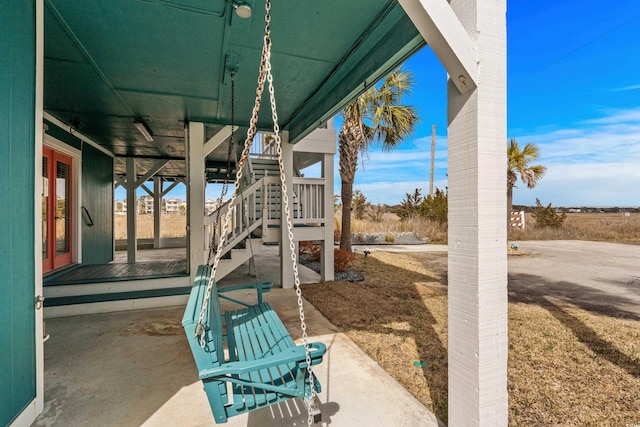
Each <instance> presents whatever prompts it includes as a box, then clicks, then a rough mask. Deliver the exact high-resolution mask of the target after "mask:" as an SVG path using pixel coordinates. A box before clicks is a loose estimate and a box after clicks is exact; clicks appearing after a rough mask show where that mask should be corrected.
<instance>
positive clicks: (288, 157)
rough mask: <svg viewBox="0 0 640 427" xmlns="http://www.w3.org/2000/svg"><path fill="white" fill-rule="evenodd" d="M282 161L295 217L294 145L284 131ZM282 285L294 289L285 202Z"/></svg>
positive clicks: (288, 194) (281, 229)
mask: <svg viewBox="0 0 640 427" xmlns="http://www.w3.org/2000/svg"><path fill="white" fill-rule="evenodd" d="M280 136H281V138H282V161H283V163H284V175H285V183H286V184H287V196H288V198H289V210H290V211H291V215H292V217H293V145H292V144H289V132H286V131H283V132H282V134H281V135H280ZM280 206H281V207H282V208H281V212H280V283H281V284H282V287H283V288H285V289H292V288H293V287H294V280H293V263H292V262H291V255H292V251H291V248H290V246H289V234H288V230H287V217H286V214H285V212H284V202H283V203H281V204H280Z"/></svg>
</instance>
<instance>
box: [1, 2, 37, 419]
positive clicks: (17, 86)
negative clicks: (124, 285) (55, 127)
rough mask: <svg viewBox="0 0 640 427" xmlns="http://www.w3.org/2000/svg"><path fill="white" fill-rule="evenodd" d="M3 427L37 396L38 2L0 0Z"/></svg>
mask: <svg viewBox="0 0 640 427" xmlns="http://www.w3.org/2000/svg"><path fill="white" fill-rule="evenodd" d="M0 58H2V60H1V61H0V170H1V171H2V174H3V182H2V185H1V186H0V200H2V201H3V206H4V207H3V209H2V212H3V220H2V221H0V277H1V278H2V280H1V281H0V295H2V297H1V298H0V315H1V316H2V322H0V390H1V391H0V393H1V396H2V397H1V398H0V425H2V426H4V425H7V424H8V423H10V422H11V421H12V420H13V419H14V418H15V417H16V416H17V415H19V414H20V412H21V411H22V409H24V408H25V406H26V405H28V404H29V403H30V402H31V401H32V400H33V399H34V398H35V395H36V369H35V363H36V360H35V312H34V290H35V255H34V236H35V233H34V214H35V212H34V201H33V199H34V188H35V187H34V175H35V166H34V161H35V155H36V153H35V143H34V140H35V137H34V127H35V125H34V123H35V119H34V115H35V2H34V0H3V1H1V2H0Z"/></svg>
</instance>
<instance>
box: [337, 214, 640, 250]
mask: <svg viewBox="0 0 640 427" xmlns="http://www.w3.org/2000/svg"><path fill="white" fill-rule="evenodd" d="M526 224H527V227H526V228H525V229H524V230H521V229H519V228H512V229H510V230H509V240H511V241H513V240H591V241H604V242H619V243H640V214H638V213H632V214H631V215H630V216H629V217H625V216H624V213H568V214H567V219H566V221H565V224H564V225H563V226H562V227H560V228H539V227H536V225H535V219H533V218H532V217H531V215H530V214H526ZM334 225H335V228H336V230H337V236H338V237H337V240H339V236H340V233H339V230H340V218H339V217H336V218H335V220H334ZM412 231H413V232H415V233H416V234H417V235H418V237H421V238H426V239H429V242H431V243H447V227H446V225H441V224H438V223H435V222H433V221H429V220H427V219H424V218H412V219H409V220H407V221H400V218H398V216H397V215H395V214H391V213H386V214H384V216H383V218H382V221H379V222H373V221H371V220H368V219H363V220H358V219H355V218H353V219H352V220H351V232H352V233H354V234H355V233H375V232H378V233H400V232H412Z"/></svg>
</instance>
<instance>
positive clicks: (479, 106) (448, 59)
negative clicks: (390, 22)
mask: <svg viewBox="0 0 640 427" xmlns="http://www.w3.org/2000/svg"><path fill="white" fill-rule="evenodd" d="M400 3H401V4H402V6H403V7H404V9H405V11H406V12H407V14H408V15H409V16H410V18H411V19H412V21H413V22H414V24H415V25H416V28H418V30H419V31H420V33H421V35H422V36H423V37H424V38H425V40H427V42H428V43H429V44H430V45H431V46H432V48H433V49H434V51H435V52H436V55H437V56H438V58H439V59H440V61H441V62H442V63H443V65H444V66H445V68H446V69H447V72H448V73H449V82H448V98H449V105H448V115H449V138H448V140H449V291H448V292H449V338H448V342H449V425H451V426H465V427H466V426H503V425H507V424H508V395H507V356H508V347H507V345H508V343H507V342H508V335H507V334H508V328H507V326H508V325H507V304H508V300H507V255H506V246H507V240H506V235H507V229H506V227H505V224H504V210H505V205H506V166H507V165H506V150H507V147H506V143H507V135H506V101H507V99H506V0H450V1H449V3H450V6H449V4H447V1H446V0H400ZM449 7H450V9H449ZM451 12H453V13H451ZM459 24H460V25H459ZM470 47H471V48H470ZM474 57H475V59H476V61H477V69H474V67H473V59H474ZM470 83H473V84H470Z"/></svg>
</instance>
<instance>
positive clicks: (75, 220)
mask: <svg viewBox="0 0 640 427" xmlns="http://www.w3.org/2000/svg"><path fill="white" fill-rule="evenodd" d="M44 147H47V148H49V149H51V150H54V151H56V152H58V153H61V154H63V155H64V156H67V157H69V158H71V206H70V209H69V212H70V215H69V216H70V221H71V227H70V232H71V238H70V241H69V245H70V246H71V249H72V251H71V264H78V263H80V262H82V239H81V236H80V231H81V230H80V221H81V220H82V214H81V211H80V206H82V204H81V203H82V201H81V197H82V196H81V193H80V188H81V183H80V180H81V177H82V161H81V159H82V152H81V151H80V150H77V149H75V148H73V147H71V146H69V145H67V144H65V143H63V142H61V141H60V140H58V139H56V138H54V137H52V136H51V135H49V134H47V133H44V137H43V148H44ZM43 148H41V149H40V153H41V157H42V152H43ZM41 171H42V166H40V171H39V172H40V173H41ZM40 181H42V179H41V178H40ZM50 185H51V184H50ZM41 193H42V190H41V191H40V194H41ZM39 203H40V204H39V206H41V205H42V200H41V201H40V202H39ZM40 242H42V239H41V240H40ZM40 246H42V243H40ZM54 256H55V254H54ZM40 264H42V261H41V262H40ZM54 270H55V267H54Z"/></svg>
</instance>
